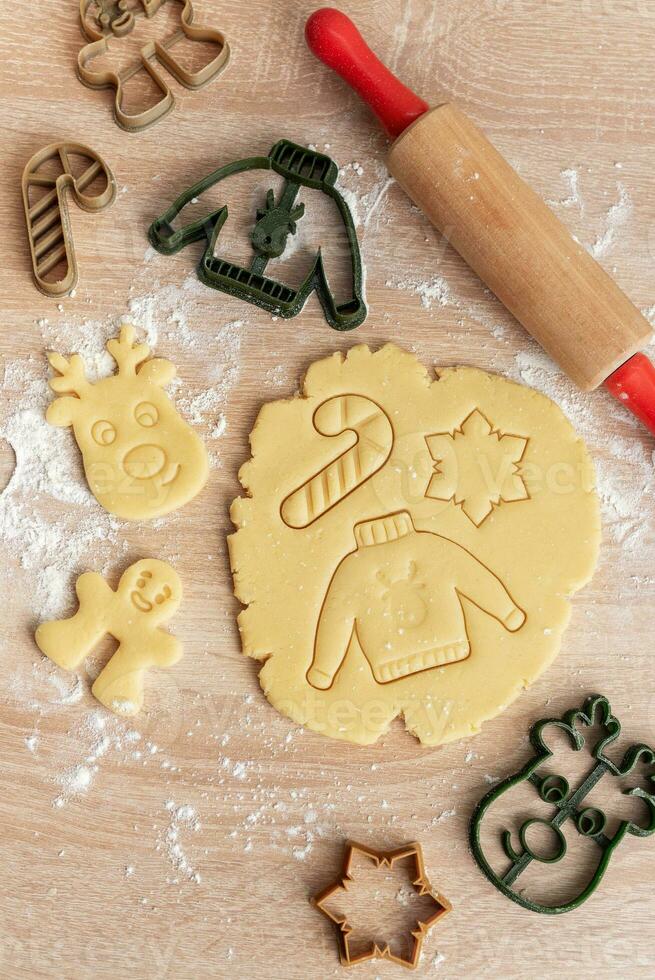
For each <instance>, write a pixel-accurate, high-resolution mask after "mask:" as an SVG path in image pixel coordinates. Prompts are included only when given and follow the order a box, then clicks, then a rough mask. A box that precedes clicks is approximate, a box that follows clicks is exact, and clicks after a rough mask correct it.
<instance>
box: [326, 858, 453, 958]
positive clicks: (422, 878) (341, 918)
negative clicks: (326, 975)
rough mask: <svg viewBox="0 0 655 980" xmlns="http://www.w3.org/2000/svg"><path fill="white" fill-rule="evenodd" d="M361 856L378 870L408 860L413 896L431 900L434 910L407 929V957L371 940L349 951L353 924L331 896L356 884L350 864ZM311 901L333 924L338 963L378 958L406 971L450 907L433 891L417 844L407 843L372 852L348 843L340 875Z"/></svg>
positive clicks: (418, 955)
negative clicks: (409, 940)
mask: <svg viewBox="0 0 655 980" xmlns="http://www.w3.org/2000/svg"><path fill="white" fill-rule="evenodd" d="M362 858H363V859H364V860H365V861H366V860H368V861H371V862H373V865H374V866H375V868H376V869H378V870H385V869H387V868H392V867H393V866H394V864H396V862H400V861H405V860H410V861H411V864H412V872H413V873H412V876H411V880H412V885H413V887H414V890H415V892H416V895H417V896H419V897H420V898H425V897H427V898H428V899H430V900H431V902H432V905H433V908H434V911H433V912H431V913H430V915H428V916H427V917H425V918H423V919H418V920H417V922H416V927H415V928H414V929H412V930H411V934H410V935H411V940H412V941H411V943H410V950H409V953H408V955H407V957H405V956H402V955H397V954H396V953H394V952H392V948H391V943H386V944H385V945H380V944H379V943H378V942H375V941H372V942H371V944H370V946H369V947H368V948H366V949H363V950H362V951H361V952H358V953H351V949H350V943H351V934H352V933H354V927H353V926H352V924H351V923H350V922H348V920H347V918H346V916H345V915H343V914H342V913H340V912H338V911H336V910H335V909H334V907H333V904H334V899H335V897H336V898H338V896H339V894H340V893H341V892H349V891H351V890H352V888H353V886H356V875H355V872H354V869H353V865H354V863H355V862H356V861H358V860H361V859H362ZM312 902H313V904H314V905H315V906H316V908H317V909H318V910H319V911H320V912H322V913H323V915H324V916H326V918H328V919H329V920H330V922H332V923H333V924H334V926H335V927H336V934H337V942H338V944H339V957H340V960H341V964H342V966H355V965H356V964H358V963H364V962H365V961H366V960H372V959H376V958H379V959H383V960H391V962H392V963H397V964H399V965H400V966H406V967H407V968H408V969H410V970H414V969H416V967H417V966H418V963H419V960H420V958H421V949H422V947H423V940H424V939H425V936H426V935H427V933H428V931H429V930H430V929H431V928H432V926H433V925H435V924H436V922H437V921H438V920H439V919H441V918H442V917H443V916H444V915H446V914H447V913H448V912H450V911H451V909H452V906H451V904H450V902H449V901H448V899H446V898H444V897H443V895H440V894H439V892H436V891H434V889H433V888H432V885H431V884H430V882H429V881H428V878H427V876H426V873H425V866H424V864H423V852H422V850H421V845H420V844H407V845H406V846H405V847H401V848H399V849H398V850H396V851H375V850H373V849H372V848H370V847H365V846H363V845H361V844H354V843H348V844H347V846H346V854H345V858H344V864H343V870H342V873H341V877H340V878H339V879H337V881H335V882H334V884H332V885H330V886H329V887H328V888H326V889H325V890H324V891H322V892H321V893H320V894H319V895H316V896H315V897H314V898H313V899H312Z"/></svg>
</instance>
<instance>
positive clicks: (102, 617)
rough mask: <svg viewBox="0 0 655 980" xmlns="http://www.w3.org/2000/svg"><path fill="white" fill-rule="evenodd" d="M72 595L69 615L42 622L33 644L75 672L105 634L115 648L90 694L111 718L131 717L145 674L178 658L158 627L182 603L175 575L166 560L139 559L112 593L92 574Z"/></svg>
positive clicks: (172, 641)
mask: <svg viewBox="0 0 655 980" xmlns="http://www.w3.org/2000/svg"><path fill="white" fill-rule="evenodd" d="M75 591H76V592H77V597H78V600H79V608H78V610H77V612H76V613H75V615H74V616H72V617H71V618H70V619H61V620H53V621H51V622H47V623H42V624H41V625H40V626H39V627H38V629H37V631H36V633H35V636H34V638H35V641H36V644H37V646H38V648H39V649H40V650H41V652H42V653H43V654H45V656H46V657H48V658H49V659H50V660H52V662H53V663H55V664H57V665H58V666H59V667H63V668H64V669H65V670H77V669H78V667H79V666H80V665H81V663H82V661H83V660H84V659H85V658H86V657H88V656H89V654H91V653H92V652H93V648H94V647H95V646H96V645H97V644H98V643H99V642H100V641H101V640H102V639H103V638H104V637H105V636H107V635H108V634H109V635H111V636H113V637H114V639H116V640H117V641H118V644H119V646H118V649H117V650H116V652H115V653H114V654H113V656H112V657H111V659H110V660H109V662H108V663H107V664H106V666H105V667H104V669H103V670H102V671H101V673H100V674H99V676H98V677H97V678H96V680H95V681H94V683H93V687H92V689H91V690H92V693H93V695H94V697H96V698H97V699H98V701H100V703H101V704H103V705H104V706H105V707H106V708H108V709H109V710H110V711H113V712H114V713H115V714H119V715H135V714H137V713H138V712H139V711H140V709H141V707H142V706H143V686H144V676H145V672H146V671H147V670H148V669H149V668H150V667H170V666H172V665H173V664H175V663H177V662H178V660H180V658H181V657H182V645H181V643H180V642H179V640H178V639H176V637H174V636H171V634H170V633H167V632H165V630H162V629H160V628H159V627H160V625H161V624H162V623H164V622H166V620H168V619H170V618H171V616H173V615H174V614H175V612H176V611H177V609H178V607H179V605H180V602H181V601H182V583H181V582H180V579H179V576H178V574H177V572H176V571H175V569H174V568H173V567H172V566H171V565H169V564H168V563H167V562H164V561H159V560H158V559H155V558H144V559H142V560H141V561H138V562H136V564H134V565H131V566H130V567H129V568H128V569H126V571H125V572H123V575H122V576H121V579H120V582H119V583H118V588H117V589H116V591H115V592H114V590H113V589H112V588H111V587H110V586H109V585H108V584H107V583H106V582H105V580H104V578H103V577H102V575H99V574H98V573H97V572H85V573H84V574H83V575H80V577H79V578H78V580H77V582H76V585H75Z"/></svg>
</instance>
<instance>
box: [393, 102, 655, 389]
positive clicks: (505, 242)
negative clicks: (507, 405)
mask: <svg viewBox="0 0 655 980" xmlns="http://www.w3.org/2000/svg"><path fill="white" fill-rule="evenodd" d="M388 164H389V170H390V172H391V173H392V175H393V176H394V177H395V178H396V180H397V181H398V182H399V183H400V184H401V186H402V187H403V188H404V189H405V191H406V192H407V193H408V194H409V196H410V197H411V198H412V200H413V201H414V202H415V203H416V204H417V205H418V207H420V208H421V210H423V211H424V212H425V214H426V215H427V216H428V218H429V219H430V221H431V222H432V223H433V224H434V225H435V226H436V227H437V228H438V229H439V231H440V232H441V233H442V235H444V236H445V237H446V238H447V239H448V241H449V242H451V244H452V245H453V247H454V248H455V249H457V251H458V252H459V253H460V255H461V256H462V257H463V258H464V259H465V260H466V262H467V263H468V264H469V265H470V266H471V268H472V269H474V270H475V272H477V274H478V276H479V277H480V278H481V279H482V281H483V282H485V283H486V284H487V286H489V288H490V289H491V290H492V292H494V293H495V294H496V296H498V298H499V299H500V300H501V302H502V303H504V305H505V306H506V307H507V308H508V309H509V310H510V311H511V312H512V313H513V314H514V316H515V317H516V319H517V320H518V321H519V322H520V323H521V324H523V326H524V327H525V328H526V330H528V332H529V333H531V334H532V336H533V337H534V338H535V339H536V340H538V341H539V343H540V344H541V345H542V347H544V348H545V350H546V351H547V352H548V353H549V354H550V356H551V357H552V358H553V360H554V361H556V362H557V363H558V364H560V365H561V367H562V368H563V370H564V371H566V373H567V374H568V375H569V377H570V378H572V380H573V381H575V382H576V383H577V384H578V385H579V386H580V387H581V388H583V389H584V390H587V391H589V390H591V389H592V388H596V387H597V386H598V385H600V384H602V383H603V382H604V381H605V379H606V378H608V377H609V375H611V374H612V373H613V372H614V371H615V370H616V369H617V368H618V367H620V365H622V364H623V363H624V362H625V361H627V360H628V358H630V357H632V355H633V354H635V353H636V352H637V351H639V350H640V349H641V348H642V347H644V345H645V344H647V343H648V341H649V339H650V337H651V335H652V327H651V326H650V324H649V323H648V321H647V320H646V319H645V317H643V316H642V314H641V313H640V312H639V310H638V309H637V308H636V307H635V306H634V305H633V303H631V301H630V300H629V299H628V297H627V296H626V295H625V294H624V293H623V292H622V291H621V290H620V289H619V287H618V286H617V285H616V283H615V282H614V281H613V280H612V279H611V277H610V276H609V275H607V273H606V272H605V271H604V270H603V269H602V268H601V267H600V265H599V264H598V263H597V262H596V261H595V260H594V259H593V258H592V257H591V255H589V253H588V252H587V251H585V249H584V248H583V247H582V246H581V245H580V244H578V242H576V241H575V240H574V239H573V238H572V236H571V233H570V232H569V231H568V230H567V228H566V227H565V226H564V225H563V224H562V222H561V221H559V219H558V218H557V217H556V216H555V215H554V214H553V212H552V211H551V210H550V208H548V207H547V205H546V204H545V203H544V202H543V200H542V199H541V198H540V197H539V196H538V195H537V194H536V193H535V192H534V191H533V190H532V189H531V188H530V187H529V186H528V185H527V184H526V183H525V182H524V181H523V180H522V179H521V177H519V175H518V174H517V172H516V171H515V170H514V169H513V168H512V167H511V166H510V165H509V164H508V163H507V161H506V160H505V159H504V158H503V157H502V156H501V155H500V153H498V151H497V150H496V149H495V148H494V147H493V146H492V144H491V143H490V142H489V140H488V139H487V138H486V136H485V135H484V134H483V133H482V132H481V131H480V130H479V129H478V127H477V126H475V124H474V123H473V122H471V120H470V119H469V118H468V117H467V116H466V115H465V114H464V113H463V112H462V111H461V110H459V109H458V108H457V107H456V106H454V105H452V104H450V103H447V104H445V105H442V106H439V107H438V108H435V109H432V110H431V111H429V112H427V113H425V115H422V116H421V117H420V118H419V119H418V120H417V121H416V122H414V123H413V124H412V125H411V126H410V127H409V128H408V129H406V130H405V131H404V132H403V133H402V135H401V136H400V137H399V138H398V139H397V140H396V142H395V143H394V144H393V147H392V149H391V152H390V155H389V160H388Z"/></svg>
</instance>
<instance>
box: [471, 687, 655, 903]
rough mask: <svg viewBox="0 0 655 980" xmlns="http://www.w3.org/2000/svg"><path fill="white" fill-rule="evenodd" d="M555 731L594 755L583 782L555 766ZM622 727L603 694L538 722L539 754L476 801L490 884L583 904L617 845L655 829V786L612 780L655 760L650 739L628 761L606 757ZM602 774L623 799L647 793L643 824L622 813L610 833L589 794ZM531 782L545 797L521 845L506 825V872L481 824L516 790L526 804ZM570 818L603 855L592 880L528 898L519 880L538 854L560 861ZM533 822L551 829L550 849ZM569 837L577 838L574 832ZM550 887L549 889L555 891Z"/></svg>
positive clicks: (652, 776)
mask: <svg viewBox="0 0 655 980" xmlns="http://www.w3.org/2000/svg"><path fill="white" fill-rule="evenodd" d="M592 726H594V727H595V728H596V729H597V728H598V726H600V728H601V732H602V734H601V737H600V738H599V739H598V740H596V738H595V737H592V741H591V744H587V740H586V739H585V735H584V732H583V731H581V729H584V728H585V727H587V728H591V727H592ZM556 731H560V732H563V733H564V734H565V736H567V745H568V747H569V748H570V749H571V751H573V752H581V751H582V750H583V749H585V748H586V749H587V751H588V752H589V754H590V757H591V760H592V761H591V766H590V768H589V769H588V772H587V775H586V776H585V777H584V778H583V779H582V781H581V782H580V783H579V785H578V786H577V787H573V786H571V785H570V784H569V780H568V779H567V777H566V776H565V775H561V774H559V773H554V772H553V771H552V766H550V767H549V761H550V760H551V758H552V756H553V750H551V748H549V746H548V737H549V735H552V734H554V733H555V732H556ZM620 732H621V725H620V723H619V722H618V720H617V719H616V718H615V717H614V715H613V714H612V709H611V707H610V704H609V701H608V700H607V698H605V697H602V696H600V695H595V696H593V697H591V698H588V700H587V701H586V702H585V705H584V706H583V707H582V708H581V709H573V710H571V711H568V712H567V713H566V714H564V715H563V716H562V718H546V719H543V720H542V721H539V722H537V723H536V724H535V725H534V726H533V728H532V730H531V732H530V741H531V742H532V745H533V747H534V750H535V754H534V756H533V758H532V759H530V761H529V762H528V763H527V765H526V766H525V767H524V768H523V769H522V770H521V771H520V772H518V773H516V774H515V775H513V776H510V777H509V778H508V779H505V780H504V781H503V782H502V783H500V784H499V785H498V786H495V787H494V788H493V789H492V790H491V791H490V792H489V793H487V795H486V796H485V797H484V799H482V800H481V802H480V803H479V804H478V806H477V808H476V810H475V813H474V814H473V819H472V821H471V827H470V844H471V849H472V851H473V856H474V858H475V860H476V861H477V863H478V864H479V865H480V868H481V869H482V871H483V872H484V874H485V875H486V876H487V878H488V879H489V880H490V881H491V882H492V884H494V885H495V886H496V888H498V889H499V891H501V892H502V893H503V895H505V896H506V897H507V898H509V899H511V900H512V901H513V902H516V903H517V904H518V905H521V906H523V908H526V909H530V910H531V911H532V912H543V913H548V914H551V915H556V914H559V913H561V912H569V911H571V910H572V909H575V908H578V906H580V905H582V903H583V902H585V901H586V900H587V899H588V898H589V897H590V896H591V895H592V894H593V892H594V891H595V890H596V888H597V887H598V885H599V884H600V882H601V880H602V878H603V876H604V874H605V872H606V870H607V867H608V865H609V863H610V860H611V857H612V855H613V854H614V851H615V850H616V848H617V847H618V846H619V844H620V843H621V842H622V841H623V840H624V838H625V837H626V836H627V835H628V834H631V835H633V836H635V837H648V836H650V835H651V834H652V833H654V832H655V786H654V787H651V789H649V790H647V789H644V788H642V787H640V786H634V787H633V788H631V789H624V788H622V785H621V784H616V783H612V781H613V780H618V779H621V778H624V777H627V776H629V775H630V774H631V773H633V772H634V770H635V769H636V767H637V766H638V765H642V766H646V767H649V766H653V765H654V764H655V752H654V751H653V749H652V748H650V747H649V746H647V745H632V746H631V747H630V748H629V749H628V750H627V752H625V754H624V756H623V760H622V762H621V763H620V764H619V765H616V764H615V763H613V762H612V761H611V760H610V759H608V758H607V756H606V754H605V750H606V748H607V746H608V745H610V744H611V743H612V742H614V741H615V740H616V739H617V738H618V737H619V734H620ZM601 781H603V783H605V784H606V785H605V786H604V789H605V790H607V789H609V790H611V789H613V788H614V787H615V788H616V792H617V801H619V800H620V799H621V796H624V797H625V796H628V797H637V798H638V799H639V800H641V801H642V802H643V804H644V805H645V807H646V811H647V818H646V820H645V825H643V826H642V825H639V824H637V823H634V822H632V821H631V820H625V819H622V820H619V822H618V825H617V827H616V830H614V832H613V833H612V834H610V833H607V832H606V828H607V816H606V814H605V813H604V812H603V810H601V809H599V808H598V806H594V805H592V804H591V802H590V800H589V799H588V797H589V796H590V795H591V794H592V792H593V790H594V788H595V787H596V786H597V785H598V784H599V783H600V782H601ZM647 782H649V783H655V768H653V770H652V772H650V773H649V774H648V776H647ZM526 783H530V784H532V786H533V787H534V789H535V790H536V792H537V794H538V796H539V802H538V801H535V805H534V811H533V812H534V815H533V816H530V817H529V818H528V819H526V820H524V822H523V823H522V824H521V826H520V828H519V831H518V840H519V845H520V846H517V845H516V844H515V843H514V842H513V840H512V834H511V833H510V831H509V830H504V831H502V833H501V843H502V851H503V852H504V856H505V857H506V858H507V859H509V862H510V863H509V866H506V867H504V869H503V870H502V871H501V870H496V868H494V867H493V866H492V862H491V859H490V857H489V856H488V854H487V853H485V850H484V848H483V845H482V835H481V827H482V825H483V824H484V823H485V820H486V819H488V812H489V810H490V808H491V807H492V805H493V804H494V803H496V802H497V801H498V800H500V799H501V798H503V797H504V796H505V794H507V793H511V792H512V791H513V790H517V792H516V793H515V794H514V795H515V797H516V805H517V809H520V811H521V812H522V811H523V810H524V809H525V796H524V793H523V792H522V789H523V787H524V784H526ZM623 785H625V784H623ZM544 804H545V805H546V806H547V808H548V814H549V815H548V816H547V817H544V816H543V811H544ZM617 809H618V807H617ZM567 822H568V823H569V824H572V825H573V828H574V838H575V832H576V831H577V834H578V835H579V837H580V838H585V839H587V840H590V841H593V843H594V844H596V845H597V848H598V853H597V860H596V861H595V867H594V870H593V874H592V875H591V878H590V880H588V881H587V882H586V884H584V885H583V886H580V887H581V890H580V891H578V893H577V894H573V895H572V896H571V897H570V898H568V900H567V901H562V902H558V903H556V904H550V903H548V902H547V901H546V900H544V901H540V900H538V899H537V898H534V897H530V895H528V894H526V892H527V891H529V889H527V888H524V887H523V886H521V888H520V889H519V885H518V879H519V876H520V875H522V874H523V872H524V871H526V869H527V868H528V867H530V866H531V865H532V862H533V861H536V862H539V863H541V864H543V865H550V864H552V865H555V864H557V863H558V862H559V861H561V860H562V859H563V858H564V856H565V855H566V854H567V851H568V847H567V839H566V838H565V836H564V833H563V832H562V827H563V826H564V825H565V824H566V823H567ZM532 828H535V830H536V828H538V829H539V831H540V832H541V835H542V838H543V834H544V833H547V834H548V836H549V838H550V844H551V846H550V848H549V849H548V850H546V849H545V846H548V844H547V842H546V845H544V843H542V842H541V841H540V843H539V847H538V848H537V847H536V846H535V843H533V844H531V843H530V841H529V840H528V835H529V834H530V833H531V829H532ZM532 832H534V831H532ZM569 838H570V835H569ZM578 839H579V838H578ZM569 843H571V841H570V839H569ZM494 863H495V862H494ZM563 877H564V876H563ZM567 880H569V881H570V880H574V878H573V879H572V878H571V876H570V875H569V876H568V877H567ZM550 887H552V884H551V886H550ZM575 890H577V889H574V891H575ZM547 894H550V891H549V892H548V893H547Z"/></svg>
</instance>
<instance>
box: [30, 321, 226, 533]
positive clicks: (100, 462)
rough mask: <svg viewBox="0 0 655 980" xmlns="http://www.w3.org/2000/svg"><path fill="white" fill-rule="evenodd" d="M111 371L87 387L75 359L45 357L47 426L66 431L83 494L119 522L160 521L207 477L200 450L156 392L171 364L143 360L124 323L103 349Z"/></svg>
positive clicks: (170, 374) (144, 353) (143, 349)
mask: <svg viewBox="0 0 655 980" xmlns="http://www.w3.org/2000/svg"><path fill="white" fill-rule="evenodd" d="M107 350H108V351H109V353H110V354H111V355H112V357H113V358H114V360H115V361H116V364H117V365H118V372H117V373H116V374H114V375H112V376H111V377H109V378H101V379H100V380H98V381H96V382H95V383H92V382H90V381H89V380H88V379H87V377H86V373H85V368H84V362H83V361H82V358H81V357H80V355H79V354H73V355H72V357H71V358H70V359H68V360H67V359H66V358H65V357H63V356H62V355H61V354H54V353H50V354H49V355H48V360H49V362H50V364H51V366H52V367H53V369H54V370H55V371H56V372H57V375H56V377H54V378H51V379H50V387H51V388H52V389H53V391H55V392H56V393H57V394H58V395H59V396H60V397H59V398H57V399H56V400H55V401H53V402H52V403H51V404H50V405H49V406H48V410H47V412H46V419H47V420H48V422H50V423H51V425H57V426H68V425H72V427H73V431H74V433H75V439H76V441H77V444H78V446H79V448H80V450H81V452H82V458H83V462H84V472H85V475H86V479H87V482H88V484H89V488H90V490H91V492H92V493H93V495H94V497H95V498H96V499H97V501H98V503H100V504H101V505H102V506H103V507H104V508H105V509H106V510H108V511H109V512H110V513H112V514H116V515H117V516H118V517H122V518H124V519H126V520H141V519H152V518H155V517H161V516H162V515H164V514H168V513H170V512H171V511H173V510H176V509H177V508H178V507H182V506H183V505H184V504H186V503H187V502H188V501H189V500H191V499H192V498H193V497H195V496H196V494H197V493H199V492H200V491H201V490H202V488H203V487H204V485H205V483H206V482H207V478H208V476H209V460H208V458H207V450H206V449H205V446H204V444H203V442H202V441H201V439H200V438H199V437H198V435H197V434H196V433H195V432H194V431H193V429H192V428H191V427H190V426H189V425H188V424H187V422H185V421H184V419H183V418H182V416H181V415H180V414H179V412H178V411H177V409H176V408H175V406H174V404H173V403H172V402H171V400H170V399H169V397H168V395H167V394H166V392H165V391H164V390H163V389H164V385H167V384H168V383H169V382H170V381H172V379H173V378H174V377H175V373H176V372H175V365H174V364H172V363H171V362H170V361H167V360H163V359H161V358H152V359H150V360H148V356H149V354H150V348H149V347H148V345H147V344H139V343H136V341H135V330H134V327H132V326H131V325H130V324H125V325H124V326H123V327H121V331H120V336H119V338H118V339H116V338H115V339H113V340H109V341H108V342H107Z"/></svg>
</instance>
